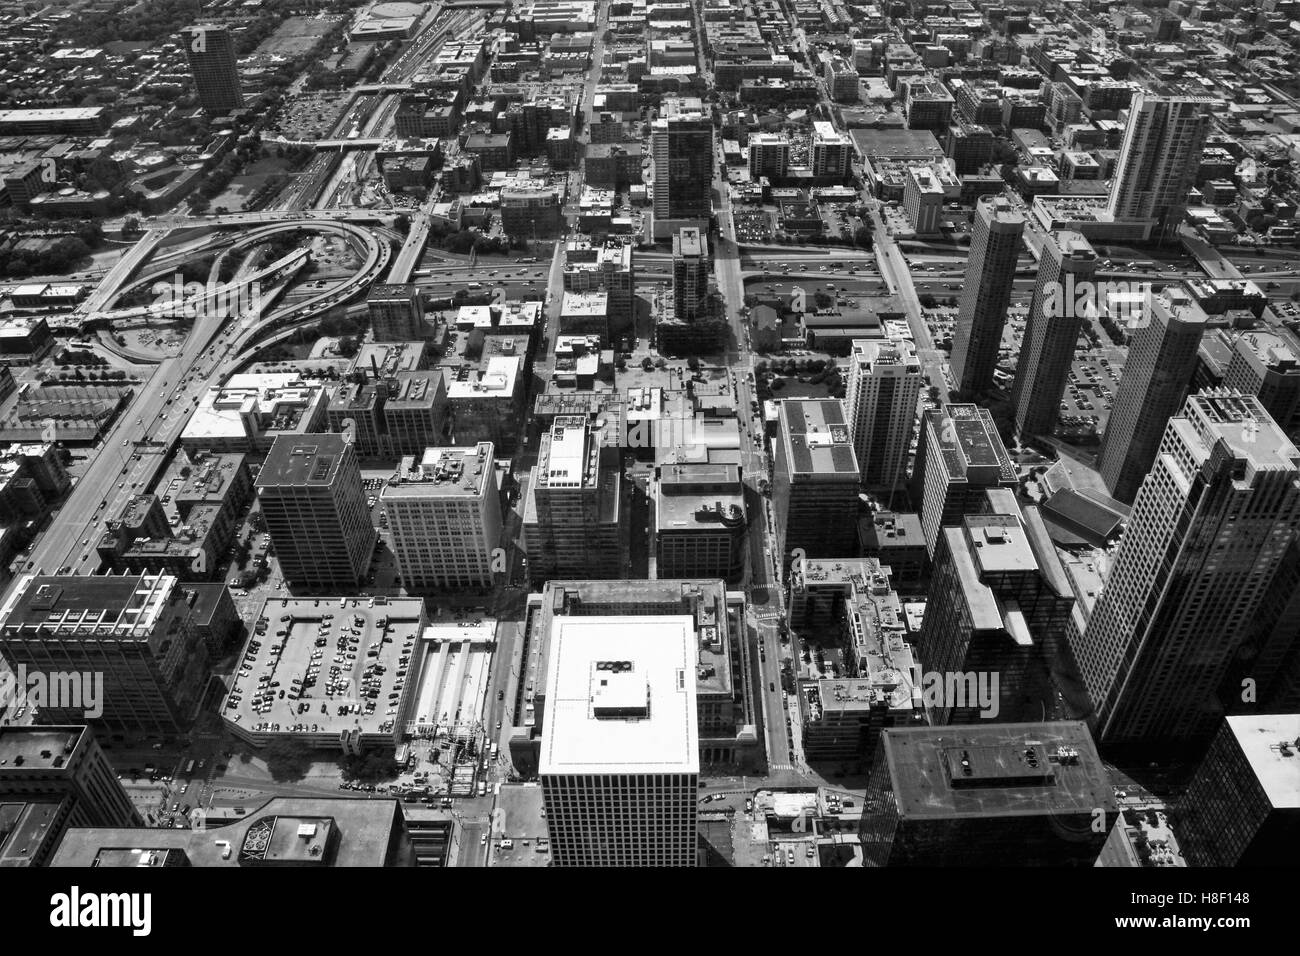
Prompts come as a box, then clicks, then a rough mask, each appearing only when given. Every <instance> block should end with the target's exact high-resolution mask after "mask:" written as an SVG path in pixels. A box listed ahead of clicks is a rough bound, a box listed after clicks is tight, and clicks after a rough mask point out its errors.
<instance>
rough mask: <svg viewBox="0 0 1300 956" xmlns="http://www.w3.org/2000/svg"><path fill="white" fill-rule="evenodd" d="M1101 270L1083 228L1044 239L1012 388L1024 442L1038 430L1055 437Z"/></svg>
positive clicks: (1013, 403) (1019, 427) (1019, 429)
mask: <svg viewBox="0 0 1300 956" xmlns="http://www.w3.org/2000/svg"><path fill="white" fill-rule="evenodd" d="M1096 272H1097V253H1096V252H1094V251H1093V248H1092V246H1091V245H1090V244H1089V243H1088V240H1087V239H1085V238H1084V237H1083V236H1081V235H1080V234H1079V233H1077V232H1070V231H1068V230H1067V231H1061V232H1057V233H1049V234H1048V235H1047V236H1046V237H1045V238H1044V240H1043V253H1042V257H1041V258H1040V259H1039V260H1038V281H1037V282H1036V283H1035V284H1034V297H1033V299H1032V300H1031V301H1030V305H1029V319H1028V321H1027V323H1026V325H1025V336H1024V341H1023V344H1022V345H1021V348H1020V362H1019V365H1018V366H1017V367H1016V383H1015V385H1014V387H1013V388H1012V391H1011V404H1012V406H1013V407H1014V408H1015V413H1016V433H1017V434H1018V435H1019V436H1020V439H1021V440H1022V441H1023V440H1024V439H1026V438H1029V437H1031V436H1034V435H1045V436H1049V437H1050V436H1051V434H1052V429H1053V428H1054V427H1055V425H1056V417H1057V406H1058V404H1059V403H1060V401H1061V394H1062V393H1063V392H1064V391H1065V383H1066V381H1068V379H1069V377H1070V363H1071V362H1073V361H1074V350H1075V347H1076V345H1077V344H1078V341H1079V330H1080V327H1081V326H1082V324H1083V318H1084V313H1085V312H1086V311H1087V308H1088V306H1089V305H1091V304H1093V303H1094V302H1095V298H1096V297H1095V295H1093V294H1092V285H1091V283H1092V277H1093V276H1094V275H1095V274H1096ZM1081 305H1082V308H1080V306H1081Z"/></svg>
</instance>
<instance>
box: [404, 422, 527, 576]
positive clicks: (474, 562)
mask: <svg viewBox="0 0 1300 956" xmlns="http://www.w3.org/2000/svg"><path fill="white" fill-rule="evenodd" d="M380 501H382V502H383V506H384V510H385V511H386V512H387V513H388V523H389V525H390V526H391V527H392V529H393V553H394V554H395V555H396V557H397V565H398V567H399V568H400V569H401V572H402V586H403V587H405V588H406V590H407V591H408V592H409V593H411V594H424V593H427V592H429V591H433V590H437V589H439V588H467V587H478V588H485V587H491V586H492V583H493V572H494V567H493V560H492V554H493V551H494V550H495V549H496V548H497V546H498V545H499V544H500V541H501V490H500V488H499V487H498V486H497V478H496V462H495V460H494V459H493V455H492V443H491V442H480V443H479V444H478V445H477V446H475V447H472V448H429V449H427V450H426V451H425V453H424V455H423V457H422V458H420V459H419V460H418V461H417V460H416V459H415V458H414V457H413V456H412V457H406V458H403V459H402V460H401V462H400V463H399V464H398V468H397V473H396V474H395V475H394V476H393V477H392V478H391V479H389V481H388V484H386V485H385V486H384V489H383V491H382V493H381V494H380ZM495 570H501V571H504V570H505V569H504V567H501V566H498V567H497V568H496V569H495Z"/></svg>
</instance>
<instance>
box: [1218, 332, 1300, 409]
mask: <svg viewBox="0 0 1300 956" xmlns="http://www.w3.org/2000/svg"><path fill="white" fill-rule="evenodd" d="M1223 384H1224V385H1225V386H1227V387H1228V388H1235V389H1237V390H1238V391H1241V392H1245V393H1246V394H1247V395H1254V396H1255V397H1256V398H1258V399H1259V403H1260V404H1261V405H1263V406H1264V409H1265V410H1266V411H1267V412H1268V413H1269V415H1271V416H1272V417H1273V421H1275V422H1277V423H1278V424H1279V425H1281V426H1282V428H1284V429H1285V428H1287V427H1289V426H1290V424H1291V420H1292V419H1293V418H1295V413H1296V410H1297V409H1300V357H1297V347H1296V344H1295V340H1294V339H1292V338H1291V337H1290V336H1289V335H1286V334H1284V333H1282V332H1273V331H1269V330H1265V329H1260V330H1258V331H1256V330H1251V331H1249V332H1243V333H1242V334H1241V335H1239V336H1238V337H1237V340H1236V341H1235V342H1233V344H1232V358H1231V359H1229V361H1228V368H1227V370H1226V371H1225V372H1224V374H1223Z"/></svg>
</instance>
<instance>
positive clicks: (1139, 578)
mask: <svg viewBox="0 0 1300 956" xmlns="http://www.w3.org/2000/svg"><path fill="white" fill-rule="evenodd" d="M1150 468H1151V474H1150V476H1149V477H1148V478H1147V479H1146V481H1144V482H1143V483H1142V485H1141V488H1140V490H1139V491H1138V493H1137V500H1136V501H1135V502H1134V503H1133V512H1132V515H1131V517H1130V519H1129V523H1128V527H1127V529H1126V530H1125V533H1124V537H1123V539H1122V540H1121V542H1120V544H1119V548H1118V551H1117V552H1116V554H1115V557H1114V562H1113V566H1112V567H1111V570H1110V573H1109V574H1108V575H1106V577H1105V582H1104V587H1103V589H1102V591H1101V594H1100V595H1099V596H1098V598H1097V601H1096V604H1095V605H1094V607H1093V609H1092V614H1091V616H1090V617H1089V619H1088V623H1087V626H1086V628H1085V629H1084V632H1083V635H1082V636H1081V637H1079V636H1076V635H1075V634H1074V632H1072V633H1071V639H1072V640H1073V641H1074V642H1075V643H1076V646H1075V648H1074V656H1075V658H1076V660H1077V661H1078V664H1079V667H1080V670H1081V671H1082V675H1083V681H1084V685H1085V686H1086V688H1087V690H1088V693H1089V696H1090V697H1091V701H1092V705H1093V708H1094V710H1095V714H1096V729H1097V734H1098V738H1099V739H1100V740H1102V741H1103V742H1106V743H1112V742H1113V743H1116V744H1126V743H1142V744H1148V745H1149V744H1151V743H1152V742H1158V741H1167V742H1169V743H1170V744H1177V743H1186V744H1189V745H1195V744H1203V743H1204V741H1205V739H1206V738H1207V737H1208V736H1209V735H1210V734H1211V733H1212V732H1213V731H1214V729H1215V728H1216V726H1217V725H1218V721H1219V718H1220V716H1221V715H1222V706H1221V703H1220V699H1219V691H1220V687H1221V685H1222V683H1223V679H1224V677H1225V675H1226V674H1227V673H1228V672H1229V668H1230V667H1231V666H1232V664H1233V660H1234V657H1235V655H1236V654H1237V652H1238V650H1239V648H1240V647H1241V645H1242V644H1243V643H1245V642H1246V641H1247V640H1248V638H1249V637H1250V635H1251V632H1252V628H1253V626H1254V620H1255V618H1256V616H1257V615H1258V614H1259V613H1260V609H1261V607H1262V606H1264V605H1265V604H1266V603H1267V600H1268V598H1269V589H1270V587H1271V586H1272V584H1273V582H1274V580H1275V578H1276V576H1277V574H1278V572H1279V568H1280V567H1281V566H1282V563H1283V561H1284V560H1285V558H1286V555H1287V553H1288V551H1289V549H1290V548H1291V547H1292V546H1293V544H1294V542H1295V540H1296V537H1297V535H1298V534H1300V450H1298V449H1297V448H1296V447H1295V445H1293V444H1292V443H1291V442H1290V441H1288V440H1287V437H1286V435H1285V434H1283V432H1282V430H1281V429H1280V428H1278V426H1277V424H1276V423H1275V422H1274V421H1273V420H1272V419H1271V418H1270V417H1269V415H1268V412H1266V411H1264V409H1263V407H1262V406H1261V405H1260V404H1259V401H1258V399H1256V398H1254V397H1253V396H1243V395H1241V394H1240V393H1238V392H1234V391H1231V390H1228V389H1213V390H1207V391H1203V392H1201V393H1199V394H1197V395H1194V396H1192V397H1191V398H1190V399H1188V401H1187V405H1186V407H1185V408H1184V410H1183V412H1182V413H1181V414H1180V415H1178V416H1176V417H1174V418H1172V419H1170V421H1169V423H1168V427H1167V428H1166V429H1165V436H1164V440H1163V441H1162V442H1161V444H1160V447H1159V454H1158V455H1156V456H1154V461H1153V462H1152V464H1151V465H1150ZM1293 638H1294V635H1293ZM1239 690H1240V688H1238V691H1239Z"/></svg>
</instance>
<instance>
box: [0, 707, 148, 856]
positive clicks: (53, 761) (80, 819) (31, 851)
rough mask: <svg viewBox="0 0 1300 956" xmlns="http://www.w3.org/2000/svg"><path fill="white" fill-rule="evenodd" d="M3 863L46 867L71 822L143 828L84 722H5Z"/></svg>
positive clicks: (0, 741) (0, 764) (0, 737)
mask: <svg viewBox="0 0 1300 956" xmlns="http://www.w3.org/2000/svg"><path fill="white" fill-rule="evenodd" d="M0 807H3V811H2V812H0V866H4V867H11V866H42V865H44V864H45V863H47V862H48V861H49V860H50V859H51V858H52V857H53V855H54V852H55V850H56V848H57V846H58V844H59V841H60V838H61V837H62V836H63V835H64V833H65V831H66V830H67V829H68V828H69V827H93V826H117V827H138V826H142V825H143V824H142V823H141V820H140V815H139V814H138V813H137V812H136V809H135V805H134V804H133V803H132V802H131V798H130V797H129V796H127V793H126V790H125V789H123V787H122V784H121V783H119V782H118V780H117V775H116V774H115V773H114V771H113V767H112V765H111V764H110V763H109V762H108V758H107V757H105V756H104V752H103V750H101V749H100V746H99V744H98V743H96V741H95V737H94V735H93V734H92V733H91V732H90V729H89V728H88V727H86V726H84V725H67V726H43V727H0Z"/></svg>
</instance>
